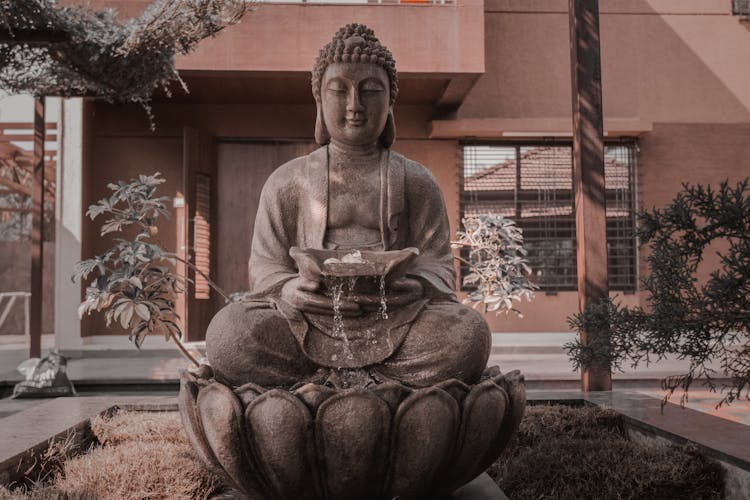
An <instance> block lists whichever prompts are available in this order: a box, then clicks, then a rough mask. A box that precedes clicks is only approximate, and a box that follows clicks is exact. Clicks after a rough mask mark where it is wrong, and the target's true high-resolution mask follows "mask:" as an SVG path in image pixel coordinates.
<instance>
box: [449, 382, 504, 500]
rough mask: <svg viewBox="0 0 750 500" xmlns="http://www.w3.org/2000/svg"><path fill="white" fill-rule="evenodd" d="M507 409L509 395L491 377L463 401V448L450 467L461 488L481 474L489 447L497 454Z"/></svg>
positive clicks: (452, 476)
mask: <svg viewBox="0 0 750 500" xmlns="http://www.w3.org/2000/svg"><path fill="white" fill-rule="evenodd" d="M507 408H508V395H507V394H506V393H505V390H503V389H501V388H500V387H498V386H497V385H495V383H494V382H493V381H492V380H485V381H483V382H481V383H479V384H477V385H475V386H474V387H473V388H472V389H471V391H470V392H469V394H468V395H467V396H466V399H465V400H464V408H463V416H462V419H461V429H460V430H459V433H458V443H459V446H460V449H459V450H458V453H457V455H456V460H455V461H454V465H453V467H452V468H451V474H450V476H451V477H450V479H451V480H456V479H457V480H458V481H456V482H452V483H451V484H450V486H451V487H458V486H460V485H462V484H464V483H466V482H468V481H470V480H471V479H473V478H474V477H476V476H478V475H479V474H480V473H481V472H482V471H483V470H484V469H485V468H486V467H487V466H488V465H489V464H485V463H484V462H485V459H486V457H487V456H488V455H489V454H490V453H489V452H490V450H496V452H497V455H499V454H500V453H501V452H502V449H499V450H498V449H497V448H496V443H497V441H498V436H499V435H500V434H501V430H502V428H503V425H504V423H505V422H504V420H505V415H506V412H507Z"/></svg>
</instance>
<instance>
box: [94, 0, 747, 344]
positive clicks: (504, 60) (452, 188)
mask: <svg viewBox="0 0 750 500" xmlns="http://www.w3.org/2000/svg"><path fill="white" fill-rule="evenodd" d="M105 3H106V4H119V5H121V7H123V9H122V10H123V11H127V12H130V13H131V14H134V13H136V12H137V11H138V9H139V7H138V6H139V5H141V7H140V8H142V5H144V4H145V2H144V1H141V0H137V1H134V2H129V3H127V4H125V3H123V2H102V1H94V2H93V4H94V5H95V6H96V5H103V4H105ZM482 6H483V7H482ZM127 12H124V13H127ZM303 19H304V20H305V22H306V23H307V25H306V26H307V28H306V29H304V30H303V29H300V26H303ZM353 20H363V21H364V22H367V23H369V24H371V25H372V27H374V28H375V29H376V32H377V33H378V35H379V36H380V38H381V40H382V41H383V43H384V44H386V45H388V46H389V47H391V49H392V50H393V51H394V53H395V55H396V59H397V60H398V67H399V70H400V71H401V72H402V73H403V74H404V75H406V76H407V77H408V78H409V79H410V80H409V83H408V85H411V90H410V91H409V92H406V93H405V96H406V97H405V99H403V100H402V101H400V103H398V104H397V106H396V123H397V128H398V140H397V142H396V144H395V145H394V149H395V150H397V151H400V152H402V153H404V154H406V155H407V156H410V157H412V158H414V159H415V160H417V161H420V162H421V163H423V164H425V165H426V166H427V167H428V168H430V169H431V170H432V172H433V173H434V174H435V176H436V177H437V179H438V181H439V183H440V185H441V187H442V189H443V195H444V198H445V200H446V205H447V207H448V210H449V212H450V216H451V224H452V228H453V229H454V230H455V229H456V227H457V224H458V220H459V213H458V197H459V193H458V189H459V186H458V170H457V167H456V165H457V158H458V154H459V150H458V145H459V143H460V140H461V139H463V138H468V137H472V138H483V137H484V138H490V137H492V138H498V137H502V134H501V133H497V131H496V130H494V131H493V127H495V128H496V127H497V126H498V124H502V126H503V127H508V129H509V130H512V127H514V126H521V127H522V128H523V127H526V129H525V130H530V131H533V130H534V129H537V130H546V131H549V130H556V129H558V128H559V129H560V130H562V129H564V128H569V126H570V73H569V57H570V56H569V52H568V51H569V45H568V25H567V22H568V17H567V1H566V0H486V1H485V2H481V1H479V0H464V1H459V2H458V7H456V6H449V7H424V6H413V7H406V6H367V7H364V6H358V7H354V6H336V7H334V6H312V5H307V6H302V5H263V6H261V8H259V9H258V11H257V12H252V13H250V14H248V16H247V17H246V19H245V21H243V23H242V24H241V25H240V26H237V27H233V28H230V29H228V30H227V31H226V32H225V33H222V34H220V35H219V36H218V37H217V38H216V39H215V40H211V41H208V42H206V43H205V44H204V45H202V46H201V47H200V48H199V50H198V51H197V52H196V53H195V54H194V55H191V56H190V57H188V58H185V59H180V60H179V62H178V64H179V66H180V67H181V68H184V69H191V70H196V69H207V68H213V69H220V70H231V71H240V72H242V78H243V79H242V80H241V81H240V80H239V79H237V80H228V79H231V78H232V76H231V75H232V74H235V75H236V74H239V73H219V72H217V73H214V74H213V77H214V78H213V79H209V80H206V81H202V82H201V85H200V86H199V92H198V93H197V95H194V96H192V97H191V96H187V97H184V98H178V99H177V100H173V101H170V103H169V104H164V103H156V104H155V105H154V113H155V115H156V121H157V131H156V133H155V134H154V133H152V132H150V131H149V130H148V128H147V127H148V124H147V120H146V118H145V114H144V113H143V111H142V110H141V109H139V108H138V107H135V106H113V105H108V104H103V103H97V104H96V105H95V106H94V109H95V113H96V116H95V117H93V118H92V119H90V120H89V122H88V124H89V126H90V127H91V128H92V130H93V132H92V133H93V134H94V136H95V137H94V139H93V143H94V146H93V147H92V148H89V151H93V159H92V160H91V161H92V164H91V166H90V168H87V171H88V172H89V173H90V175H89V178H88V179H87V181H86V182H88V183H90V185H91V187H90V188H89V189H88V192H89V193H90V194H91V196H92V197H93V196H94V194H96V193H98V192H99V191H101V189H100V188H101V186H102V183H104V182H106V180H107V179H110V178H122V177H123V176H124V175H125V173H128V175H130V172H132V173H135V172H138V171H141V172H142V171H146V170H148V171H151V170H154V169H158V170H161V171H162V172H164V173H165V174H166V173H167V172H170V174H169V175H170V177H172V178H173V179H174V181H175V182H177V180H178V179H180V172H181V170H180V169H181V151H180V148H179V146H178V144H179V141H180V137H181V134H182V128H183V126H185V125H192V126H195V127H197V128H199V129H201V130H202V131H204V132H207V133H209V134H211V135H214V136H216V137H222V138H244V139H270V138H273V139H281V138H286V139H301V140H310V139H311V138H312V131H313V125H314V116H315V108H314V105H313V103H312V98H311V96H310V93H309V88H308V87H307V86H306V84H300V81H296V80H294V78H297V79H299V78H301V77H300V75H303V76H304V72H309V69H310V67H311V66H312V60H313V58H314V56H315V51H316V50H317V48H318V47H319V46H320V45H321V44H322V43H324V42H325V41H327V40H328V39H330V37H331V36H332V34H333V31H334V30H335V28H337V27H338V26H340V25H341V24H344V23H346V22H350V21H353ZM601 29H602V56H603V66H602V73H603V85H604V92H603V93H604V114H605V120H606V121H608V122H609V123H617V124H618V125H617V126H618V127H620V128H621V129H623V130H624V128H628V127H629V128H628V130H629V132H628V134H637V133H638V132H639V131H642V132H644V133H643V134H642V135H641V137H640V139H639V146H640V149H641V152H640V154H639V156H638V175H639V177H638V198H639V206H640V207H642V208H650V207H653V206H663V205H664V204H665V203H667V202H668V201H669V200H670V199H671V198H672V197H673V196H674V194H675V193H676V192H677V191H678V190H679V189H680V185H681V183H682V182H693V183H697V182H702V183H708V182H710V183H717V182H718V181H719V180H722V179H724V178H730V179H733V180H736V179H739V178H741V177H744V176H746V175H748V174H749V173H750V160H748V159H749V158H750V154H748V153H750V150H749V148H750V146H749V145H748V144H749V143H750V141H748V140H747V137H750V84H749V83H750V67H748V65H747V64H744V63H743V61H749V60H750V31H748V29H747V27H746V25H743V24H741V23H740V22H739V20H738V19H737V18H736V17H733V16H731V15H730V2H729V1H728V0H602V1H601ZM482 70H484V74H483V75H482V76H481V77H480V78H479V80H478V81H477V83H476V85H475V86H474V87H473V89H472V90H471V91H470V92H469V93H468V95H467V97H466V99H465V101H464V103H463V105H462V106H461V107H460V108H459V109H458V110H457V112H456V113H455V114H454V115H450V114H448V115H445V114H443V115H440V118H441V121H440V122H438V121H435V122H433V120H434V119H436V118H437V117H438V115H437V114H436V112H435V110H434V109H433V106H432V105H431V104H430V102H425V100H424V99H420V95H419V91H420V88H423V89H424V90H425V93H424V95H432V94H430V92H434V89H432V87H433V86H434V85H432V84H434V80H429V79H430V78H434V77H435V76H436V75H438V74H440V73H443V72H454V73H462V72H463V73H467V74H468V73H472V72H481V71H482ZM255 71H259V73H254V72H255ZM289 71H291V72H293V73H294V75H296V76H294V77H293V78H292V77H289V73H288V72H289ZM201 74H202V75H211V73H207V72H203V73H201ZM269 75H270V77H272V78H278V83H279V88H278V89H276V90H277V92H276V93H274V94H273V95H272V97H273V100H267V101H264V99H266V97H265V96H267V95H270V94H268V93H267V89H266V90H264V89H263V86H264V85H265V86H267V85H268V81H270V80H263V79H260V78H258V79H256V80H254V78H256V77H262V78H269ZM284 78H292V80H284ZM224 82H234V84H233V85H232V89H233V90H232V91H231V92H228V91H227V86H226V85H223V83H224ZM235 84H236V85H235ZM406 85H407V84H405V87H406ZM235 87H236V88H235ZM428 89H430V90H429V91H428ZM264 92H266V93H264ZM285 92H286V93H287V94H288V95H287V94H285ZM257 96H263V97H257ZM191 99H192V101H191ZM259 101H260V102H259ZM487 120H490V121H487ZM491 120H494V121H491ZM437 123H442V124H448V127H447V130H448V132H444V133H443V135H441V136H440V137H441V138H440V139H439V140H438V139H430V134H431V133H432V131H433V129H434V125H435V124H437ZM622 124H626V125H627V124H629V125H627V126H626V127H624V128H623V127H622ZM451 130H453V132H451ZM610 130H617V128H616V127H615V126H614V125H613V127H610ZM563 131H564V130H563ZM451 134H453V135H451ZM506 140H509V139H506ZM146 167H148V168H146ZM169 189H171V190H172V191H174V190H175V189H176V187H175V185H170V187H169ZM97 190H98V191H97ZM87 234H89V235H91V236H89V237H90V238H93V234H94V233H93V232H92V230H91V229H90V230H89V232H88V233H87ZM166 236H167V235H166V234H165V237H166ZM620 299H621V300H622V301H623V302H626V303H631V304H632V303H637V302H638V301H639V300H642V297H640V296H639V295H638V294H631V295H621V296H620ZM520 308H521V310H522V311H523V312H524V314H525V318H524V319H520V320H519V319H517V318H514V317H512V316H509V317H507V318H505V317H494V316H492V317H489V318H488V319H489V320H490V323H491V325H492V327H493V330H495V331H497V332H518V331H522V332H534V331H537V332H554V331H567V330H568V327H567V324H566V321H565V318H566V317H567V316H568V315H570V314H572V313H574V312H575V311H576V309H577V297H576V294H575V293H574V292H560V293H559V294H557V295H546V294H544V293H539V294H538V295H537V298H536V300H535V301H534V302H533V303H532V304H528V305H526V304H524V305H522V306H521V307H520ZM97 333H101V332H97Z"/></svg>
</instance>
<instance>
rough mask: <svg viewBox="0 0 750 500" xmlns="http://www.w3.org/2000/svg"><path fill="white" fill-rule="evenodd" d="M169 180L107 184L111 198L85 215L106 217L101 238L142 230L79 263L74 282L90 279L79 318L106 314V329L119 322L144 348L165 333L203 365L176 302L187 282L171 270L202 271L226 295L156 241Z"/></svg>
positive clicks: (146, 177)
mask: <svg viewBox="0 0 750 500" xmlns="http://www.w3.org/2000/svg"><path fill="white" fill-rule="evenodd" d="M162 183H164V178H162V177H160V174H159V173H158V172H157V173H156V174H154V175H140V176H138V178H137V179H131V180H130V181H129V182H125V181H119V182H118V183H117V184H108V185H107V187H108V188H109V189H110V190H111V191H112V194H111V195H110V196H108V197H106V198H103V199H101V200H99V201H98V202H97V203H95V204H93V205H91V206H90V207H89V209H88V211H87V212H86V215H88V216H89V217H91V220H94V219H96V218H97V217H99V216H105V217H107V219H106V220H105V222H104V224H103V225H102V228H101V235H102V236H104V235H106V234H110V233H115V232H121V231H123V230H126V229H128V228H131V227H135V228H136V229H137V231H138V233H137V234H136V236H135V237H134V238H133V239H132V240H128V239H123V238H118V239H115V240H114V244H113V245H112V247H110V248H109V249H108V250H107V251H106V252H104V253H103V254H101V255H97V256H95V257H94V258H91V259H87V260H83V261H81V262H79V263H78V264H76V266H75V269H74V274H73V280H80V281H83V280H86V279H87V278H88V276H89V275H92V274H93V275H94V277H93V279H92V280H91V282H90V284H89V285H88V286H87V288H86V298H85V300H84V301H83V302H82V303H81V305H80V306H79V308H78V315H79V317H83V315H84V314H90V313H91V312H92V311H105V313H104V314H105V319H106V321H107V326H110V325H111V324H112V323H113V322H118V323H119V324H120V325H121V326H122V327H123V328H124V329H126V330H130V337H129V338H130V340H132V341H133V343H134V344H135V345H136V347H138V348H140V346H141V345H142V344H143V341H144V339H145V337H146V335H147V334H149V333H161V334H163V335H164V337H165V338H166V339H167V340H169V339H170V338H171V339H172V340H173V341H174V342H175V343H176V344H177V346H178V348H179V349H180V351H182V353H183V354H184V355H185V356H186V357H187V358H188V359H190V361H192V362H193V363H195V364H196V365H198V361H197V360H196V359H195V358H194V357H193V356H192V355H191V354H190V352H189V351H188V350H187V349H186V348H185V346H184V345H183V344H182V342H181V339H182V329H181V327H180V321H179V317H178V316H177V314H176V313H175V310H174V309H175V303H176V300H177V297H178V295H179V294H180V293H183V292H184V290H185V283H186V281H187V278H186V277H185V276H182V275H180V274H178V273H176V272H174V271H173V270H172V266H174V265H175V263H176V262H177V261H180V262H183V263H185V264H186V265H187V266H189V267H190V268H191V269H193V270H195V271H196V272H198V273H200V274H201V275H202V276H203V277H204V278H205V279H206V280H207V281H208V283H209V284H210V285H211V286H212V287H213V288H214V289H215V290H217V291H218V292H219V293H220V294H221V295H222V296H224V298H225V299H226V298H227V297H226V294H224V292H223V291H222V290H221V289H220V288H219V287H218V286H217V285H216V284H215V283H214V282H213V281H211V280H210V279H209V278H208V276H206V275H205V274H204V273H202V272H201V271H200V270H199V269H197V268H196V267H195V266H194V265H193V264H192V263H190V262H188V261H185V260H184V259H182V258H180V257H179V256H178V255H177V254H175V253H172V252H167V251H165V250H164V249H162V248H161V247H160V246H159V245H158V244H157V243H155V242H152V241H151V240H152V238H153V237H154V236H155V235H156V234H157V233H158V229H157V226H156V223H157V221H158V219H159V218H160V217H162V216H169V211H168V210H167V205H166V202H167V201H168V200H169V198H168V197H166V196H162V197H156V191H157V188H158V186H159V185H160V184H162Z"/></svg>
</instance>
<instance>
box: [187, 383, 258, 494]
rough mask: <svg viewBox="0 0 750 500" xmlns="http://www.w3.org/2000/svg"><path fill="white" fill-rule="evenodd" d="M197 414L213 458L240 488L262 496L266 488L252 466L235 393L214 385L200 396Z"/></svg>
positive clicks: (208, 386)
mask: <svg viewBox="0 0 750 500" xmlns="http://www.w3.org/2000/svg"><path fill="white" fill-rule="evenodd" d="M198 415H199V416H200V420H201V426H202V428H203V432H204V434H205V436H206V441H207V442H208V444H209V446H210V447H211V450H212V451H213V453H214V456H215V457H216V459H217V460H218V462H219V463H220V464H221V466H222V468H223V469H224V471H225V472H226V474H227V475H229V477H230V479H231V480H232V481H233V482H234V483H235V485H236V486H237V487H239V489H241V490H242V491H244V492H246V493H248V494H250V495H253V494H255V495H258V496H261V497H262V494H261V495H259V493H262V492H263V491H264V490H265V488H263V487H262V486H261V483H260V481H259V480H258V478H259V477H260V476H259V475H258V474H257V472H256V469H255V467H253V466H252V463H251V461H250V457H249V453H248V450H247V439H246V438H245V428H244V422H243V417H242V406H241V405H240V402H239V400H238V399H237V398H236V397H235V395H234V393H233V392H232V390H231V389H230V388H229V387H227V386H225V385H223V384H220V383H212V384H209V385H207V386H206V387H204V388H202V389H201V390H200V392H199V393H198Z"/></svg>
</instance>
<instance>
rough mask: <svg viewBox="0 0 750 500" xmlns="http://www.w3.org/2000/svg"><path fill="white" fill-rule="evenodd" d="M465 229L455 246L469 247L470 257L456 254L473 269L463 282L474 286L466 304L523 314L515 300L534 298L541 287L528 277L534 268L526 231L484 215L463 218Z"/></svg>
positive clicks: (503, 218) (493, 216)
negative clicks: (524, 242) (528, 258)
mask: <svg viewBox="0 0 750 500" xmlns="http://www.w3.org/2000/svg"><path fill="white" fill-rule="evenodd" d="M461 222H462V224H463V226H464V230H463V231H459V232H458V233H457V236H458V240H457V241H454V242H452V244H451V246H452V247H453V248H460V249H466V250H468V255H467V258H464V257H456V258H457V259H458V260H459V261H460V262H462V263H464V264H465V265H466V266H468V268H469V273H468V274H467V275H466V276H464V278H463V285H464V286H466V287H471V288H472V290H471V291H470V292H469V294H468V296H467V297H466V299H464V303H467V304H468V303H474V307H478V306H480V305H482V306H483V308H484V312H485V313H486V312H488V311H489V312H491V311H494V312H495V313H496V314H500V313H501V312H505V314H508V313H510V312H511V311H512V312H514V313H516V314H517V315H518V316H519V317H523V315H522V314H521V313H520V311H518V310H517V309H516V308H515V307H513V302H514V301H516V302H519V301H520V300H521V299H522V298H524V297H525V298H526V300H529V301H530V300H531V299H533V298H534V290H536V289H537V288H538V287H537V286H536V285H535V284H534V283H532V282H531V281H530V280H529V278H528V277H527V276H529V275H530V274H531V268H530V267H529V264H528V261H527V260H526V253H527V252H526V250H525V249H524V248H523V231H522V230H521V228H519V227H517V226H516V223H515V222H513V221H512V220H510V219H506V218H505V217H502V216H496V215H480V216H478V217H467V218H464V219H462V221H461Z"/></svg>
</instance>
